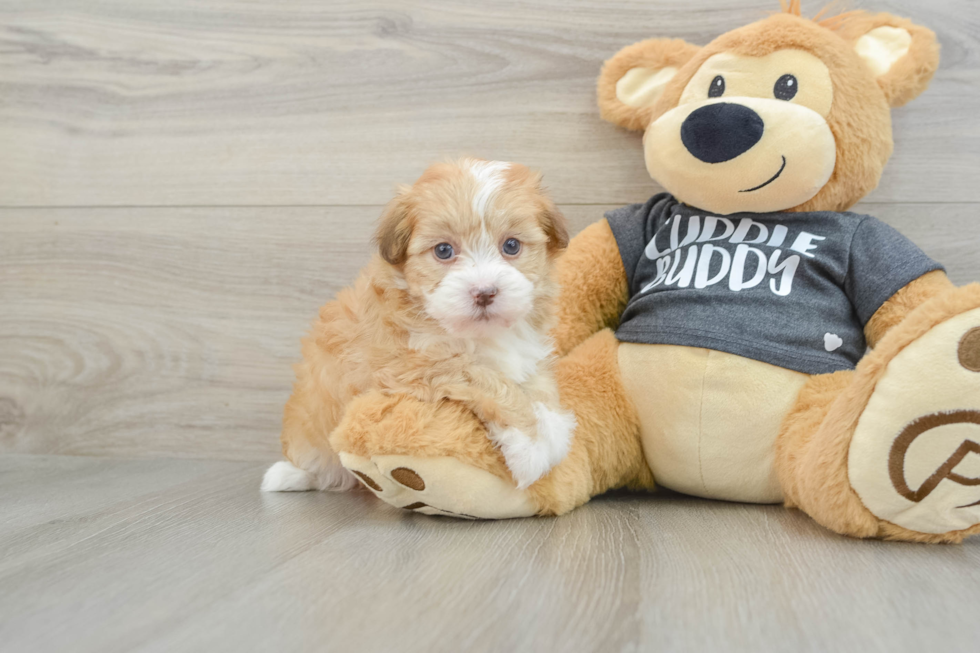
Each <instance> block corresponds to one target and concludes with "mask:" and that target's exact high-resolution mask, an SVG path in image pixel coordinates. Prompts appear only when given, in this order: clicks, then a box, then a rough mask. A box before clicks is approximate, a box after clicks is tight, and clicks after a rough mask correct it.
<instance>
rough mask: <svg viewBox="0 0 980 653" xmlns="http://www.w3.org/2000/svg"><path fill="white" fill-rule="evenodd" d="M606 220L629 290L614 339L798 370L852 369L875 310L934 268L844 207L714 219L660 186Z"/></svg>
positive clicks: (889, 232) (904, 242)
mask: <svg viewBox="0 0 980 653" xmlns="http://www.w3.org/2000/svg"><path fill="white" fill-rule="evenodd" d="M606 219H607V220H608V222H609V226H610V227H611V228H612V232H613V235H614V236H615V237H616V242H617V244H618V245H619V252H620V255H621V256H622V258H623V266H624V267H625V268H626V276H627V279H628V281H629V289H630V300H629V303H628V304H627V305H626V310H625V311H624V312H623V315H622V319H621V321H620V326H619V330H618V331H617V332H616V336H617V337H618V338H619V340H621V341H625V342H639V343H651V344H671V345H683V346H687V347H704V348H707V349H715V350H718V351H725V352H729V353H732V354H737V355H739V356H745V357H747V358H752V359H755V360H759V361H763V362H766V363H771V364H773V365H778V366H779V367H784V368H788V369H791V370H796V371H798V372H804V373H806V374H821V373H825V372H835V371H837V370H845V369H853V368H854V366H855V365H856V364H857V361H858V360H859V359H860V358H861V357H862V356H863V355H864V352H865V350H866V349H867V345H866V343H865V339H864V328H863V327H864V325H865V324H867V322H868V320H870V319H871V317H872V316H873V315H874V314H875V311H877V310H878V308H880V307H881V305H882V304H884V303H885V301H887V300H888V299H889V298H890V297H891V296H892V295H894V294H895V293H896V292H898V290H900V289H901V288H903V287H904V286H906V285H907V284H908V283H909V282H911V281H914V280H915V279H918V278H919V277H921V276H922V275H923V274H926V273H927V272H930V271H932V270H939V269H942V266H940V265H939V264H938V263H936V262H935V261H933V260H932V259H930V258H929V257H928V256H926V255H925V254H924V253H923V252H922V251H921V250H920V249H919V248H918V247H916V246H915V245H913V244H912V242H911V241H909V240H908V239H907V238H905V237H904V236H902V235H901V234H900V233H898V232H897V231H895V230H894V229H893V228H891V227H889V226H888V225H886V224H884V223H883V222H880V221H879V220H876V219H875V218H872V217H870V216H866V215H858V214H855V213H834V212H831V211H817V212H811V213H736V214H734V215H729V216H724V217H721V216H712V215H711V214H708V213H705V212H704V211H701V210H699V209H695V208H691V207H689V206H687V205H685V204H681V203H680V202H678V201H677V200H676V199H674V197H673V196H671V195H669V194H667V193H662V194H660V195H655V196H653V197H652V198H650V200H649V201H647V202H646V203H645V204H633V205H632V206H625V207H623V208H621V209H616V210H613V211H609V212H608V213H606Z"/></svg>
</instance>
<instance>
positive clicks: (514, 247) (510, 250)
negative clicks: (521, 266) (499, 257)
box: [500, 238, 521, 256]
mask: <svg viewBox="0 0 980 653" xmlns="http://www.w3.org/2000/svg"><path fill="white" fill-rule="evenodd" d="M500 249H501V251H503V253H504V254H506V255H507V256H517V253H518V252H520V251H521V241H519V240H517V239H516V238H508V239H507V240H505V241H504V244H503V245H502V246H501V247H500Z"/></svg>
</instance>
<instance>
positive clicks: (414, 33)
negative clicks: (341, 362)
mask: <svg viewBox="0 0 980 653" xmlns="http://www.w3.org/2000/svg"><path fill="white" fill-rule="evenodd" d="M822 4H823V3H822V2H819V1H816V0H806V1H805V2H804V11H805V12H807V13H810V14H812V13H815V12H816V11H817V10H818V9H819V8H820V6H821V5H822ZM850 5H851V6H858V7H864V8H867V9H869V10H880V11H890V12H893V13H896V14H900V15H905V16H909V17H911V18H913V19H914V20H916V21H918V22H921V23H923V24H925V25H928V26H929V27H931V28H933V29H935V30H936V32H937V34H938V36H939V39H940V41H941V43H942V46H943V62H942V66H941V68H940V70H939V72H938V74H937V76H936V79H935V81H934V82H933V85H932V87H931V88H930V89H929V90H928V91H927V93H926V94H925V95H924V96H922V97H921V98H920V99H918V100H916V101H914V102H912V103H911V104H909V105H908V106H907V107H903V108H901V109H898V110H896V111H895V112H894V130H895V143H896V151H895V155H894V156H893V158H892V161H891V162H890V164H889V166H888V168H887V170H886V172H885V175H884V177H883V179H882V181H881V184H880V186H879V188H878V189H877V190H876V191H875V192H874V193H872V194H871V195H870V196H869V197H868V198H867V200H866V201H865V202H864V203H862V204H861V205H859V207H858V210H860V211H864V212H868V213H872V214H874V215H876V216H878V217H880V218H882V219H883V220H885V221H886V222H888V223H890V224H892V225H894V226H896V227H897V228H898V229H899V230H900V231H902V232H903V233H905V234H906V235H908V236H909V237H911V238H912V239H913V240H914V241H915V242H917V243H918V244H919V245H921V246H922V247H923V248H924V249H925V250H926V251H927V252H928V253H929V254H931V255H932V256H934V257H935V258H937V259H939V260H941V261H943V262H944V263H946V265H947V267H948V269H949V272H950V275H951V277H952V278H953V279H954V281H956V282H958V283H966V282H969V281H973V280H977V279H980V256H978V255H977V252H978V251H980V217H978V216H980V184H978V183H977V179H978V178H980V122H978V120H977V116H980V4H978V3H977V2H975V1H974V0H931V1H930V2H928V3H926V2H921V0H861V1H857V2H851V3H850ZM776 7H777V1H776V0H699V1H697V2H692V1H691V0H656V1H651V0H535V2H515V1H514V0H487V1H484V2H479V3H477V2H471V1H468V0H411V1H403V0H326V1H321V0H290V2H280V3H275V2H254V1H249V0H213V1H210V2H206V3H202V2H197V1H196V0H140V1H139V2H132V1H131V0H30V1H29V2H24V0H0V652H3V653H7V651H10V652H12V653H13V652H16V653H21V652H23V651H30V652H34V651H41V652H46V651H64V650H71V651H98V652H99V653H103V652H110V651H134V650H147V651H150V650H152V651H157V650H160V651H162V650H179V651H188V650H190V651H194V650H207V651H209V653H211V652H214V651H225V650H228V651H248V650H271V649H276V650H283V651H286V650H315V651H321V650H358V651H374V650H390V649H398V650H401V651H414V650H419V651H423V650H453V651H463V650H466V651H469V650H472V651H483V650H528V651H548V650H556V651H558V650H576V651H577V650H581V651H589V650H597V651H598V650H602V651H637V650H650V649H654V650H753V651H754V650H774V651H826V650H861V651H879V650H880V651H889V652H891V653H894V652H895V651H906V650H907V651H915V652H916V653H920V652H921V651H925V650H940V649H941V650H945V651H976V650H978V646H980V645H978V642H980V626H978V625H977V620H976V608H977V606H978V605H980V603H978V599H980V596H978V594H980V583H978V580H980V576H978V574H980V572H978V571H977V568H978V564H977V563H978V556H980V542H977V541H971V542H968V543H966V544H964V545H962V546H956V547H925V546H909V545H900V544H886V543H875V542H858V541H853V540H848V539H845V538H841V537H837V536H835V535H833V534H831V533H828V532H826V531H825V530H823V529H821V528H819V527H817V526H816V525H815V524H813V523H812V522H811V521H810V520H809V519H807V518H806V517H804V516H802V515H799V514H796V513H791V512H787V511H784V510H783V509H781V508H776V507H753V506H742V505H735V504H724V503H715V502H707V501H700V500H695V499H690V498H685V497H680V496H676V495H661V496H653V497H651V496H628V495H616V496H610V497H604V498H601V499H599V500H597V501H596V502H594V503H593V504H591V505H589V506H586V507H585V508H583V509H581V510H578V511H575V512H573V513H572V514H570V515H568V516H565V517H562V518H560V519H542V520H520V521H512V522H500V523H457V522H453V521H449V520H444V519H439V518H429V517H425V516H422V515H405V514H403V513H400V512H397V511H394V510H391V509H389V508H387V507H385V506H384V505H381V504H379V503H378V502H376V501H374V500H373V499H372V498H371V497H369V496H366V495H363V494H353V495H345V496H337V495H324V494H303V495H286V496H268V495H261V494H259V493H258V492H257V484H258V480H259V478H260V475H261V471H262V469H263V468H264V466H265V465H266V464H268V463H269V462H271V461H273V460H275V459H276V458H277V456H278V442H277V431H278V424H279V419H280V412H281V408H282V404H283V402H284V401H285V399H286V396H287V393H288V391H289V385H290V382H291V371H290V364H291V363H292V362H293V361H294V360H295V358H296V356H297V354H298V339H299V337H300V335H301V334H302V333H303V332H304V330H305V329H306V328H307V325H308V324H309V321H310V320H311V319H312V317H313V316H314V315H315V313H316V310H317V307H318V306H319V305H320V304H322V303H323V302H324V301H326V300H327V299H329V298H330V297H331V296H332V295H333V294H334V293H335V292H336V291H337V290H338V289H339V288H341V287H342V286H344V285H345V284H347V283H348V282H349V281H350V280H351V279H352V278H353V276H354V274H355V273H356V270H357V269H358V268H359V267H360V266H361V265H363V263H364V262H365V261H366V259H367V256H368V254H369V251H370V248H369V238H370V234H371V231H372V228H373V222H374V220H375V218H376V217H377V215H378V214H379V212H380V207H381V205H383V204H384V202H385V201H387V199H388V198H389V197H390V194H391V192H392V189H393V187H394V185H395V184H396V183H399V182H409V181H411V180H413V179H414V178H415V177H416V176H417V175H418V174H419V172H421V170H422V169H424V167H425V166H426V165H427V164H429V163H430V162H431V161H433V160H436V159H441V158H445V157H447V156H454V155H457V154H464V153H465V154H473V155H477V156H482V157H485V158H500V159H508V160H515V161H520V162H523V163H526V164H529V165H532V166H534V167H538V168H540V169H542V170H543V171H544V173H545V178H546V182H547V183H548V185H549V186H550V188H551V190H552V193H553V195H554V196H555V198H556V199H557V200H558V202H559V203H560V205H561V208H562V210H563V211H564V212H565V213H566V214H567V215H568V216H569V218H570V220H571V222H572V225H573V230H574V231H578V230H579V229H581V228H582V227H584V226H585V225H587V224H589V223H591V222H593V221H595V220H596V219H598V218H599V217H600V216H601V215H602V213H603V211H605V210H606V209H609V208H613V207H615V206H619V205H622V204H626V203H631V202H636V201H643V200H645V199H646V198H647V197H649V196H650V195H651V194H652V193H654V192H656V191H657V190H658V188H657V187H656V185H655V184H653V183H652V182H651V181H650V179H649V177H648V176H647V174H646V171H645V169H644V166H643V160H642V152H641V146H640V140H639V137H638V136H637V135H634V134H629V133H626V132H623V131H621V130H617V129H615V128H614V127H612V126H610V125H608V124H605V123H603V122H602V121H600V120H599V118H598V111H597V109H596V107H595V99H594V83H595V77H596V75H597V73H598V70H599V67H600V65H601V62H602V61H603V60H604V59H606V58H608V57H609V56H611V55H612V54H613V53H614V52H615V51H616V50H617V49H618V48H620V47H622V46H623V45H626V44H629V43H631V42H634V41H636V40H639V39H642V38H647V37H649V36H653V35H661V36H671V37H678V38H685V39H687V40H689V41H691V42H694V43H699V44H703V43H706V42H707V41H709V40H710V39H711V38H712V37H714V36H715V35H717V34H719V33H721V32H723V31H726V30H729V29H732V28H734V27H736V26H739V25H742V24H745V23H748V22H750V21H753V20H756V19H758V18H761V17H763V16H765V15H766V14H767V13H769V12H771V11H773V10H774V9H775V8H776Z"/></svg>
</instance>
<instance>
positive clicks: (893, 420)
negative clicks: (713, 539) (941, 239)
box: [776, 284, 980, 542]
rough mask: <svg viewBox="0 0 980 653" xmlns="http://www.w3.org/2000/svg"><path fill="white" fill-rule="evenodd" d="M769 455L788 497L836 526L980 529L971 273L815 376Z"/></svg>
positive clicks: (978, 369)
mask: <svg viewBox="0 0 980 653" xmlns="http://www.w3.org/2000/svg"><path fill="white" fill-rule="evenodd" d="M776 455H777V469H778V474H779V478H780V483H781V485H782V487H783V492H784V494H785V497H786V503H787V505H789V506H795V507H799V508H801V509H802V510H804V511H805V512H807V513H808V514H809V515H810V516H812V517H813V518H814V519H815V520H816V521H818V522H819V523H821V524H823V525H824V526H827V527H828V528H830V529H832V530H834V531H837V532H839V533H843V534H847V535H852V536H855V537H882V538H886V539H897V540H909V541H920V542H958V541H960V540H962V539H963V538H964V537H966V536H967V535H971V534H974V533H977V532H980V285H977V284H974V285H971V286H967V287H964V288H958V289H955V290H952V291H950V292H948V293H944V294H943V295H941V296H939V297H936V298H934V299H932V300H930V301H928V302H926V303H925V304H923V305H922V306H920V307H919V308H917V309H915V310H914V311H913V312H912V313H911V314H909V316H908V317H907V318H906V319H905V320H904V321H903V322H901V323H900V324H899V325H898V326H896V327H894V328H893V329H891V330H890V331H889V332H888V333H887V334H886V335H885V337H884V338H882V339H881V341H880V342H878V343H877V345H876V347H875V349H874V350H873V351H872V352H871V353H870V354H868V355H867V356H866V357H865V358H864V359H863V360H862V361H861V362H860V364H859V365H858V367H857V369H856V370H855V371H853V372H838V373H835V374H830V375H823V376H817V377H813V378H812V379H811V380H810V382H809V383H808V384H807V386H806V387H805V388H804V389H803V391H802V392H801V394H800V397H799V399H798V401H797V404H796V406H795V408H794V409H793V411H792V412H791V414H790V415H789V416H788V417H787V419H786V420H785V422H784V424H783V430H782V433H781V434H780V437H779V440H778V442H777V451H776Z"/></svg>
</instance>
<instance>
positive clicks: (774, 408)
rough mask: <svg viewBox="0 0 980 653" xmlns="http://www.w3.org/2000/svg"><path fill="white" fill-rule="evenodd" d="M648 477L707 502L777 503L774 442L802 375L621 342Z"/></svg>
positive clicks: (697, 351)
mask: <svg viewBox="0 0 980 653" xmlns="http://www.w3.org/2000/svg"><path fill="white" fill-rule="evenodd" d="M619 364H620V368H621V369H622V373H623V379H624V383H625V384H626V388H627V390H628V392H629V394H630V395H631V396H632V398H633V400H634V402H635V403H636V407H637V410H638V412H639V417H640V433H641V438H642V440H643V451H644V454H645V455H646V459H647V463H648V464H649V465H650V469H651V471H653V477H654V480H655V481H656V482H657V484H658V485H661V486H663V487H666V488H670V489H672V490H676V491H677V492H683V493H685V494H692V495H695V496H701V497H707V498H712V499H725V500H729V501H746V502H751V503H778V502H780V501H782V499H783V494H782V491H781V489H780V487H779V482H778V480H777V477H776V469H775V442H776V436H777V435H778V433H779V428H780V425H781V423H782V420H783V417H784V416H785V415H786V414H787V413H789V411H790V409H791V408H792V407H793V404H794V402H795V400H796V397H797V396H798V395H799V392H800V390H801V389H802V387H803V385H804V384H805V383H806V381H807V379H808V378H809V377H808V376H807V375H806V374H801V373H800V372H794V371H792V370H787V369H783V368H781V367H776V366H774V365H770V364H768V363H762V362H759V361H755V360H752V359H749V358H744V357H741V356H736V355H734V354H727V353H724V352H719V351H714V350H710V349H701V348H696V347H680V346H676V345H646V344H634V343H626V342H624V343H621V344H620V345H619Z"/></svg>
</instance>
